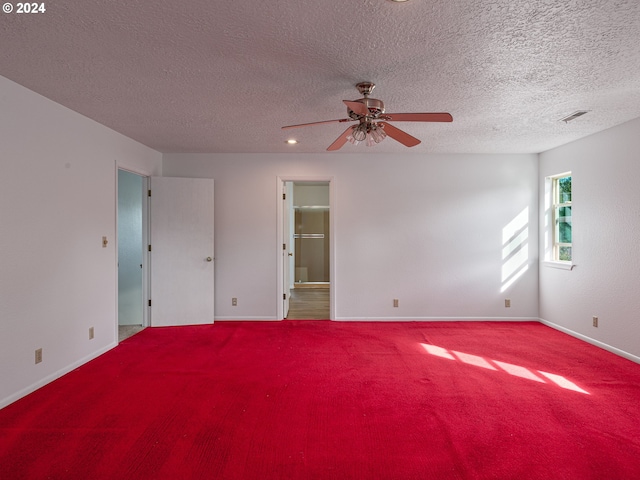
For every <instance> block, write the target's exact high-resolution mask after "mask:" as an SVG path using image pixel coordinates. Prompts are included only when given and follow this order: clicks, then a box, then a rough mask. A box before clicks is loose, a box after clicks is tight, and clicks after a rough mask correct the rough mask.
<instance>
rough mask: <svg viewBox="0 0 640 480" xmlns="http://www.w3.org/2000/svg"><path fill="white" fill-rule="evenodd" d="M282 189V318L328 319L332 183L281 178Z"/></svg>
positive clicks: (329, 312) (329, 310) (330, 288)
mask: <svg viewBox="0 0 640 480" xmlns="http://www.w3.org/2000/svg"><path fill="white" fill-rule="evenodd" d="M282 191H283V200H284V202H283V208H282V224H283V225H282V226H283V228H282V236H283V266H282V270H283V295H282V298H283V310H282V318H286V319H296V320H307V319H314V320H326V319H330V318H332V314H331V292H332V285H331V280H332V278H331V273H332V258H333V257H332V239H333V235H332V233H333V232H332V218H331V182H330V181H329V180H308V179H297V180H283V183H282Z"/></svg>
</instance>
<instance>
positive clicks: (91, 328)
mask: <svg viewBox="0 0 640 480" xmlns="http://www.w3.org/2000/svg"><path fill="white" fill-rule="evenodd" d="M93 336H94V331H93V327H89V340H93Z"/></svg>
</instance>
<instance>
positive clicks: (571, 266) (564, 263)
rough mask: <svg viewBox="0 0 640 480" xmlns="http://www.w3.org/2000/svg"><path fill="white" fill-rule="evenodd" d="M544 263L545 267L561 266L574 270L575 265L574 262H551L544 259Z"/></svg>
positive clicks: (560, 267)
mask: <svg viewBox="0 0 640 480" xmlns="http://www.w3.org/2000/svg"><path fill="white" fill-rule="evenodd" d="M542 264H543V265H544V266H545V267H551V268H559V269H561V270H573V268H574V267H575V264H573V263H571V262H549V261H543V262H542Z"/></svg>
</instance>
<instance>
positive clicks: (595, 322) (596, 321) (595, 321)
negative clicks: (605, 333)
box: [593, 317, 598, 328]
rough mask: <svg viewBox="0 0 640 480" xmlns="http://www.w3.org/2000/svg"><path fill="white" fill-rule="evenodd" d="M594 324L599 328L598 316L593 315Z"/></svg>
mask: <svg viewBox="0 0 640 480" xmlns="http://www.w3.org/2000/svg"><path fill="white" fill-rule="evenodd" d="M593 326H594V327H596V328H598V317H593Z"/></svg>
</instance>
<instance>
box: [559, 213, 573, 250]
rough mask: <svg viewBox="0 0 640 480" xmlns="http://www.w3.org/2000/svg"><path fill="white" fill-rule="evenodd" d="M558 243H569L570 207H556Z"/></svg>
mask: <svg viewBox="0 0 640 480" xmlns="http://www.w3.org/2000/svg"><path fill="white" fill-rule="evenodd" d="M556 218H557V219H558V243H571V207H559V208H558V216H557V217H556Z"/></svg>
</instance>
